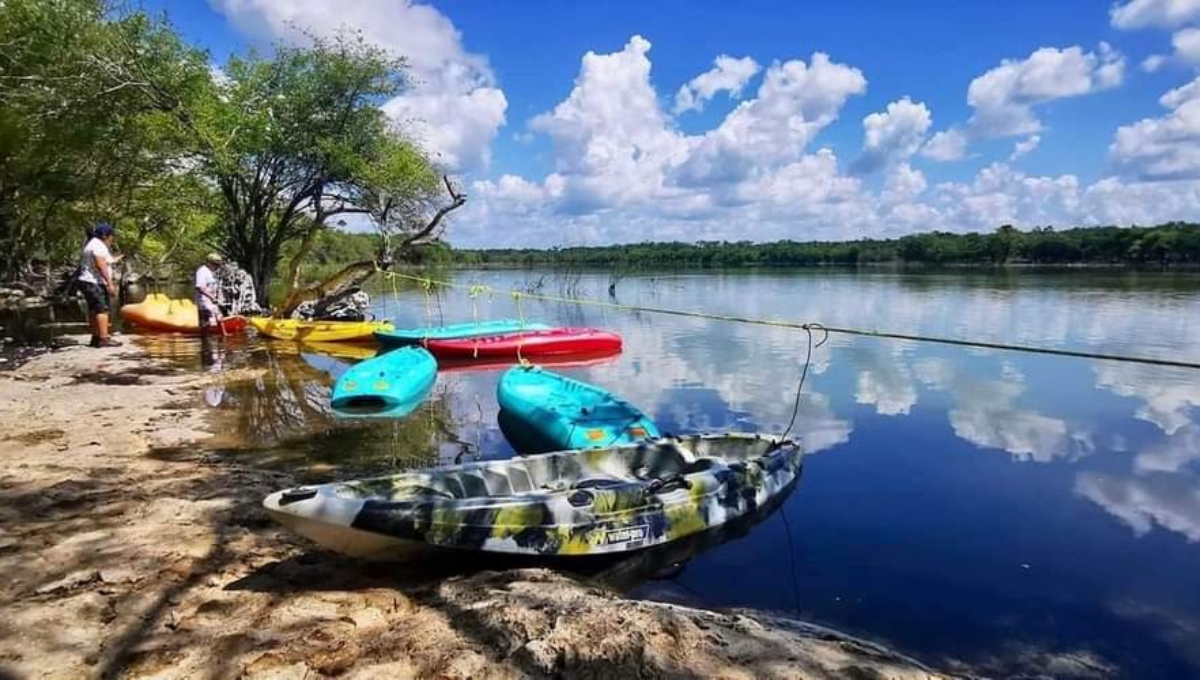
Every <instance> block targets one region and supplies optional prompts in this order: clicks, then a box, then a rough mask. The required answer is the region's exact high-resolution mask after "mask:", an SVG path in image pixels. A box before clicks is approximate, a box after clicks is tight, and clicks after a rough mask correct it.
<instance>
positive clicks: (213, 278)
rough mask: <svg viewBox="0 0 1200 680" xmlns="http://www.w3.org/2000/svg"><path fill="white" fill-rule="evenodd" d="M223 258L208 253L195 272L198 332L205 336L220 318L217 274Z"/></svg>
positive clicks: (217, 254)
mask: <svg viewBox="0 0 1200 680" xmlns="http://www.w3.org/2000/svg"><path fill="white" fill-rule="evenodd" d="M224 261H225V258H223V257H221V255H220V253H209V254H208V256H207V257H205V258H204V264H202V265H200V268H199V269H197V270H196V307H198V308H199V309H200V332H201V333H202V334H205V335H207V334H208V332H209V329H211V328H214V327H216V326H217V323H218V321H219V320H220V318H221V307H220V304H219V303H218V302H217V273H216V269H217V268H218V267H220V266H221V263H222V262H224Z"/></svg>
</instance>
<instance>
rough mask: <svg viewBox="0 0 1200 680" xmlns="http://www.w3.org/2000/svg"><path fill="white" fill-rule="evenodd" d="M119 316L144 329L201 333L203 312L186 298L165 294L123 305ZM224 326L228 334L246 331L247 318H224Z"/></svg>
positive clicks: (154, 294) (222, 320)
mask: <svg viewBox="0 0 1200 680" xmlns="http://www.w3.org/2000/svg"><path fill="white" fill-rule="evenodd" d="M118 314H119V315H120V316H121V319H122V320H124V321H125V322H127V323H131V324H133V325H134V326H137V327H138V328H139V329H143V330H148V331H160V332H164V333H199V332H200V309H199V308H198V307H196V303H195V302H192V301H191V300H186V299H179V298H169V297H167V296H166V295H163V294H161V293H151V294H149V295H147V296H146V299H144V300H142V301H141V302H138V303H135V304H129V305H122V306H121V309H120V310H119V311H118ZM220 323H221V326H222V327H223V328H224V329H225V332H226V333H235V332H239V331H243V330H245V329H246V317H244V316H229V317H224V318H222V319H221V322H220ZM214 330H215V329H214Z"/></svg>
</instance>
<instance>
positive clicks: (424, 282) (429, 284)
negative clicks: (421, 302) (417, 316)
mask: <svg viewBox="0 0 1200 680" xmlns="http://www.w3.org/2000/svg"><path fill="white" fill-rule="evenodd" d="M420 281H421V288H422V289H423V290H424V291H425V341H426V342H429V331H430V329H431V328H432V326H433V306H432V303H430V301H429V289H430V288H433V281H431V280H430V279H421V280H420Z"/></svg>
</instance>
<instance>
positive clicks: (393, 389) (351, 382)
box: [331, 347, 437, 417]
mask: <svg viewBox="0 0 1200 680" xmlns="http://www.w3.org/2000/svg"><path fill="white" fill-rule="evenodd" d="M436 380H437V361H436V360H435V359H434V358H433V355H432V354H430V353H429V352H428V351H426V350H425V349H423V348H421V347H403V348H401V349H397V350H393V351H391V352H384V353H383V354H380V355H379V356H377V357H374V358H372V359H367V360H366V361H361V362H359V363H357V364H355V365H353V366H351V367H350V368H349V369H348V370H347V371H346V372H345V373H343V374H342V377H340V378H338V380H337V382H336V383H335V384H334V386H333V398H332V399H331V401H332V403H333V408H334V410H335V411H336V412H337V413H338V414H339V415H348V416H392V417H395V416H402V415H405V414H407V413H410V412H411V411H412V410H413V409H415V408H417V406H419V405H420V404H421V402H422V401H424V400H425V397H426V396H428V395H429V391H430V390H431V389H433V383H434V382H435V381H436Z"/></svg>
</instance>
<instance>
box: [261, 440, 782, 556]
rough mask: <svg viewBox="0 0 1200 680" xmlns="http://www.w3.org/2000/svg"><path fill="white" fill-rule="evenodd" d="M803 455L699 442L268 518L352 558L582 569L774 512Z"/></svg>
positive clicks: (454, 480) (469, 472)
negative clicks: (519, 560) (573, 562)
mask: <svg viewBox="0 0 1200 680" xmlns="http://www.w3.org/2000/svg"><path fill="white" fill-rule="evenodd" d="M800 469H801V452H800V448H799V446H798V445H797V444H796V443H794V442H791V441H786V440H782V441H781V440H779V439H778V438H776V437H773V436H767V435H754V434H724V435H693V436H687V437H682V438H678V439H657V440H654V441H650V442H643V443H641V444H639V445H636V446H622V447H612V448H606V449H589V450H584V451H559V452H554V453H548V454H542V455H537V456H525V457H520V458H515V459H509V460H502V461H482V462H476V463H467V464H464V465H455V466H448V467H441V468H430V469H426V470H417V471H412V472H406V473H402V474H398V475H393V476H389V477H380V478H374V479H364V480H359V481H352V482H341V483H334V484H323V485H317V486H303V487H297V488H293V489H287V490H284V491H279V492H276V493H273V494H271V495H269V496H267V497H266V498H265V499H264V500H263V507H264V508H265V509H266V511H267V513H268V514H269V515H270V516H271V517H273V518H274V519H275V520H277V521H279V522H280V523H282V524H284V525H286V526H288V527H289V528H291V529H292V530H293V531H295V532H297V533H299V534H301V535H303V536H306V537H308V538H309V539H311V540H313V541H315V542H317V543H318V544H319V545H321V546H323V547H325V548H328V549H331V550H334V551H337V552H341V553H345V554H348V555H354V556H358V557H368V558H379V559H401V560H403V559H408V558H411V557H413V556H415V555H419V554H421V553H422V550H423V549H425V548H429V549H438V550H444V549H450V550H456V551H460V552H461V551H472V552H476V553H483V554H504V555H525V556H532V557H541V558H570V559H579V558H585V557H590V556H604V555H621V554H628V553H631V552H637V551H641V550H645V549H647V548H652V547H655V546H660V545H665V544H669V543H672V542H674V541H678V540H680V539H683V538H686V537H688V536H692V535H695V534H699V533H701V532H704V531H707V530H709V529H713V528H716V527H720V526H723V525H725V524H727V523H729V522H733V521H735V520H737V519H738V518H740V517H743V516H747V515H751V514H752V513H754V512H755V511H757V510H758V509H760V508H764V507H768V506H769V505H770V504H771V503H772V502H773V501H775V500H776V499H778V498H779V497H780V495H781V494H785V493H787V492H788V491H790V489H791V488H792V486H793V485H794V483H795V481H796V478H797V477H798V476H799V474H800Z"/></svg>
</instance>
